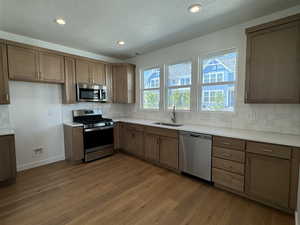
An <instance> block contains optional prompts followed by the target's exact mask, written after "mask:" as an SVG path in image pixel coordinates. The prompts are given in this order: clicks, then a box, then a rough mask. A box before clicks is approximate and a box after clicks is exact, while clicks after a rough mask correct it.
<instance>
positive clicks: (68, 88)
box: [62, 57, 76, 104]
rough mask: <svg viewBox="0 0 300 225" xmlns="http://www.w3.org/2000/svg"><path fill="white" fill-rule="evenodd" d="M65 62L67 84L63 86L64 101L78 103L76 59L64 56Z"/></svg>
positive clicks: (64, 102) (65, 102)
mask: <svg viewBox="0 0 300 225" xmlns="http://www.w3.org/2000/svg"><path fill="white" fill-rule="evenodd" d="M64 63H65V66H64V68H65V84H64V85H63V86H62V103H63V104H75V103H76V73H75V59H73V58H71V57H65V58H64Z"/></svg>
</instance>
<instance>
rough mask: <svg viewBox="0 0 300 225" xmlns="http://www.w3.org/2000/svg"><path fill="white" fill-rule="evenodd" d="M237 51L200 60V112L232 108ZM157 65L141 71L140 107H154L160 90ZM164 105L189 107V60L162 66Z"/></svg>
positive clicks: (157, 102) (190, 68)
mask: <svg viewBox="0 0 300 225" xmlns="http://www.w3.org/2000/svg"><path fill="white" fill-rule="evenodd" d="M236 64H237V53H236V52H230V53H226V54H220V55H219V56H214V57H209V58H206V59H204V60H202V61H201V70H200V71H201V74H199V80H200V93H199V96H198V97H199V106H200V109H201V110H202V111H229V112H230V111H234V106H235V81H236ZM160 76H161V71H160V68H152V69H146V70H144V71H143V72H142V87H141V92H142V93H141V96H142V99H141V102H142V108H144V109H155V110H158V109H159V106H160V94H161V93H160V92H161V91H163V90H161V85H160V82H161V77H160ZM165 85H166V88H167V90H166V99H165V100H166V107H167V109H172V107H173V106H174V105H175V106H176V109H179V110H190V109H191V106H190V104H191V88H192V85H193V84H192V62H191V61H188V62H182V63H177V64H171V65H167V66H166V84H165ZM195 85H196V84H195Z"/></svg>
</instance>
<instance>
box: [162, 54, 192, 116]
mask: <svg viewBox="0 0 300 225" xmlns="http://www.w3.org/2000/svg"><path fill="white" fill-rule="evenodd" d="M182 63H191V64H192V74H191V84H190V85H172V86H168V76H169V70H168V67H169V66H172V65H176V64H182ZM194 67H195V65H194V60H193V59H187V60H181V61H176V62H172V63H168V64H165V67H164V86H163V87H164V98H163V100H164V101H163V105H164V111H166V112H171V111H172V109H169V108H168V90H169V89H178V88H190V109H177V108H176V111H177V112H191V111H192V110H193V105H192V98H193V88H194V83H193V80H194V79H193V77H194Z"/></svg>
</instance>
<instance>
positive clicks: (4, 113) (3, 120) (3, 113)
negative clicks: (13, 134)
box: [0, 105, 11, 128]
mask: <svg viewBox="0 0 300 225" xmlns="http://www.w3.org/2000/svg"><path fill="white" fill-rule="evenodd" d="M8 107H9V106H8V105H0V128H10V127H11V123H10V119H9V108H8Z"/></svg>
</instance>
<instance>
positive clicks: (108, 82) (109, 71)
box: [105, 64, 113, 102]
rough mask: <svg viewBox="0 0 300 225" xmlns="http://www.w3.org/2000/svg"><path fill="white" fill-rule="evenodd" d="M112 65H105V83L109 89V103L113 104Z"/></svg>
mask: <svg viewBox="0 0 300 225" xmlns="http://www.w3.org/2000/svg"><path fill="white" fill-rule="evenodd" d="M112 76H113V75H112V65H111V64H106V65H105V82H106V88H107V102H113V77H112Z"/></svg>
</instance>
